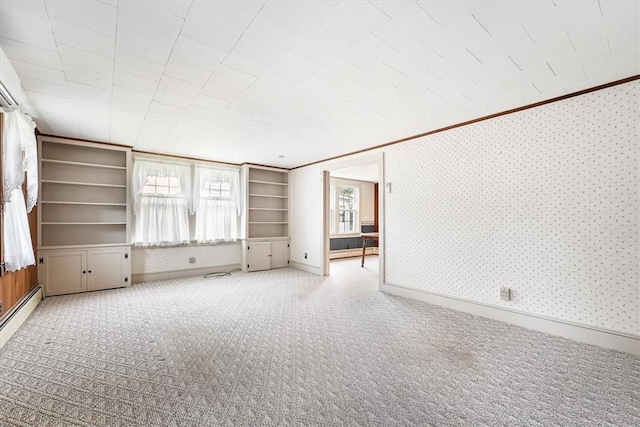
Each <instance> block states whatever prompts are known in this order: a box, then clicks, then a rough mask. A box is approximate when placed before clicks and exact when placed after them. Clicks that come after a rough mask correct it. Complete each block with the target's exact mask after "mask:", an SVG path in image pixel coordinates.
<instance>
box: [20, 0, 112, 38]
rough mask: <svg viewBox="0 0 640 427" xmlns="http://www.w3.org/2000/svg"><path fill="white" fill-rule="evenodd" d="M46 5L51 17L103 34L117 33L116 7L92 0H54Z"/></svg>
mask: <svg viewBox="0 0 640 427" xmlns="http://www.w3.org/2000/svg"><path fill="white" fill-rule="evenodd" d="M25 3H27V2H25ZM46 5H47V12H48V14H49V17H50V18H56V19H60V20H62V21H65V22H69V23H71V24H75V25H80V26H82V27H85V28H90V29H92V30H93V31H97V32H100V33H103V34H107V35H111V36H115V35H116V13H117V10H116V8H115V7H112V6H109V5H107V4H105V3H100V2H98V1H91V0H83V1H77V0H66V1H65V0H53V1H47V2H46Z"/></svg>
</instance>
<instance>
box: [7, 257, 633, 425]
mask: <svg viewBox="0 0 640 427" xmlns="http://www.w3.org/2000/svg"><path fill="white" fill-rule="evenodd" d="M373 261H374V258H370V259H367V267H366V268H365V269H361V268H360V267H359V264H358V262H359V260H347V261H338V262H334V263H332V267H333V268H334V273H336V274H335V275H334V276H332V277H331V278H329V279H326V278H322V277H317V276H313V275H311V274H308V273H304V272H299V271H295V270H291V269H282V270H274V271H268V272H258V273H250V274H242V273H234V274H233V275H232V276H230V277H224V278H220V279H201V278H195V279H184V280H170V281H163V282H156V283H148V284H141V285H136V286H133V287H132V288H130V289H121V290H111V291H102V292H93V293H87V294H80V295H70V296H62V297H52V298H48V299H46V300H45V301H43V302H42V303H41V304H40V306H39V307H38V309H37V310H36V311H35V312H34V314H33V315H32V316H31V317H30V318H29V320H28V321H27V322H26V323H25V325H24V326H23V327H22V328H21V329H20V330H19V331H18V332H17V333H16V335H14V337H13V338H12V339H11V341H10V342H9V343H8V344H7V345H6V346H5V347H4V348H3V349H2V350H0V425H2V426H7V425H21V426H24V425H34V426H49V425H50V426H59V425H82V426H116V425H122V426H127V425H139V426H207V425H212V426H218V425H221V426H227V425H229V426H231V425H252V426H260V425H346V426H367V425H377V426H391V425H420V426H423V425H435V426H441V425H469V426H478V425H500V426H505V425H509V426H512V425H523V426H550V425H562V426H568V425H574V426H588V425H598V426H599V425H624V426H632V425H640V409H639V407H640V395H639V391H640V359H639V358H637V357H634V356H631V355H628V354H623V353H618V352H614V351H609V350H605V349H601V348H598V347H593V346H589V345H584V344H579V343H576V342H572V341H568V340H564V339H561V338H557V337H553V336H550V335H545V334H541V333H537V332H532V331H528V330H525V329H521V328H518V327H515V326H511V325H507V324H503V323H500V322H496V321H492V320H487V319H483V318H479V317H473V316H470V315H466V314H462V313H458V312H455V311H451V310H447V309H443V308H439V307H436V306H431V305H428V304H424V303H421V302H417V301H412V300H407V299H402V298H398V297H393V296H389V295H386V294H383V293H379V292H377V291H376V281H375V275H374V271H373V270H375V263H374V262H373Z"/></svg>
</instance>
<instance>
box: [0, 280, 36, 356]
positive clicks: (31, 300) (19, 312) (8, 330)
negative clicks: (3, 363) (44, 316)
mask: <svg viewBox="0 0 640 427" xmlns="http://www.w3.org/2000/svg"><path fill="white" fill-rule="evenodd" d="M42 299H43V293H42V286H40V285H36V286H34V287H33V288H32V289H31V290H30V291H29V293H27V294H26V295H25V296H24V297H22V299H21V300H20V302H19V303H18V304H16V305H15V306H14V307H13V308H12V309H11V310H9V312H8V313H7V314H6V315H5V316H3V317H2V319H1V320H0V348H2V347H3V346H4V345H5V344H6V343H7V341H9V338H11V337H12V336H13V334H14V333H15V332H16V331H17V330H18V328H20V326H22V324H23V323H24V322H25V320H27V318H28V317H29V315H30V314H31V313H32V312H33V310H35V308H36V307H37V306H38V304H39V303H40V301H41V300H42Z"/></svg>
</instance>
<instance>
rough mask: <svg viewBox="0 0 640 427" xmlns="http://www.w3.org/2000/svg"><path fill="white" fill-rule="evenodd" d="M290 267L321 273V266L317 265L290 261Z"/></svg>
mask: <svg viewBox="0 0 640 427" xmlns="http://www.w3.org/2000/svg"><path fill="white" fill-rule="evenodd" d="M289 267H291V268H295V269H296V270H302V271H308V272H309V273H313V274H317V275H318V276H319V275H320V274H321V271H320V267H316V266H315V265H309V264H303V263H301V262H295V261H289Z"/></svg>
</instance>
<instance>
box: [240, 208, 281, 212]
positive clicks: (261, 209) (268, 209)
mask: <svg viewBox="0 0 640 427" xmlns="http://www.w3.org/2000/svg"><path fill="white" fill-rule="evenodd" d="M249 210H250V211H278V212H286V211H288V209H284V208H249Z"/></svg>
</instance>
